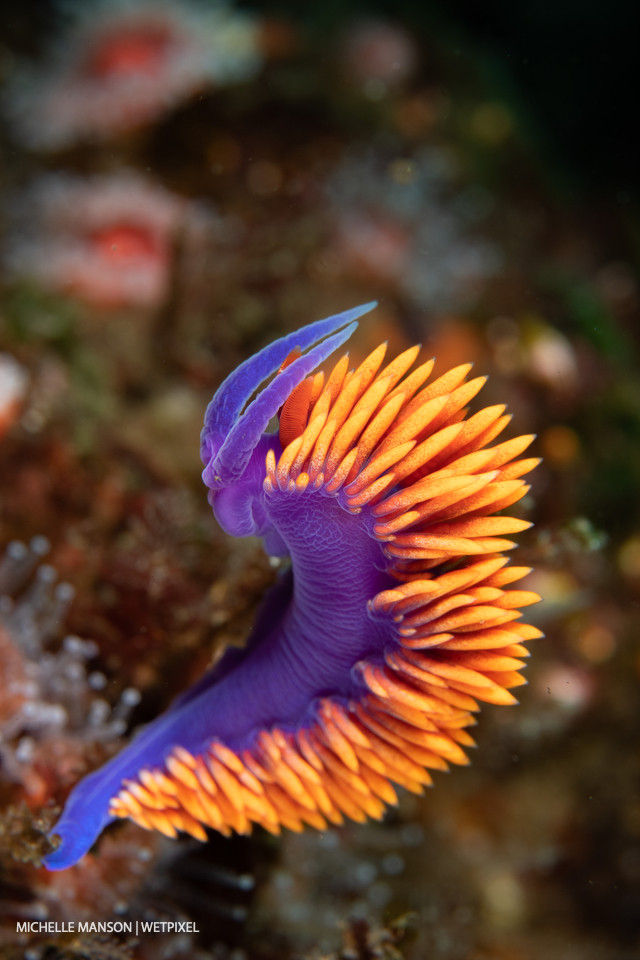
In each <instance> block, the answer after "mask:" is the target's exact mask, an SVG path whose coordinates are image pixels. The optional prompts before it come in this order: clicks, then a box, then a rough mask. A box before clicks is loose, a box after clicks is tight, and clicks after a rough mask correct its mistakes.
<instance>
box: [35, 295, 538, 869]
mask: <svg viewBox="0 0 640 960" xmlns="http://www.w3.org/2000/svg"><path fill="white" fill-rule="evenodd" d="M373 306H375V304H366V305H364V306H361V307H357V308H355V309H353V310H348V311H346V312H344V313H341V314H339V315H337V316H333V317H330V318H328V319H326V320H322V321H319V322H317V323H313V324H311V325H309V326H307V327H304V328H302V329H301V330H299V331H297V332H295V333H292V334H289V335H288V336H286V337H283V338H282V339H280V340H278V341H276V342H275V343H272V344H270V345H269V346H267V347H265V348H264V349H263V350H261V351H260V352H259V353H258V354H257V355H256V356H254V357H251V358H250V359H248V360H247V361H245V362H244V363H243V364H242V365H241V366H240V367H238V369H237V370H235V371H234V372H233V373H231V374H230V376H229V377H228V378H227V379H226V380H225V381H224V383H223V384H222V385H221V386H220V388H219V389H218V391H217V392H216V394H215V396H214V397H213V399H212V400H211V402H210V404H209V406H208V408H207V411H206V414H205V422H204V428H203V430H202V436H201V456H202V461H203V463H204V471H203V479H204V482H205V484H206V485H207V487H208V488H209V501H210V503H211V505H212V507H213V510H214V513H215V516H216V518H217V519H218V522H219V523H220V525H221V526H222V527H223V529H224V530H226V531H227V532H228V533H229V534H231V535H233V536H248V535H257V536H260V537H262V538H263V540H264V544H265V548H266V550H267V551H268V552H269V553H270V554H271V555H276V556H281V557H287V556H288V557H290V560H291V565H290V568H289V569H288V571H287V572H286V573H284V574H283V575H282V576H281V578H280V581H279V583H278V584H277V586H276V587H275V588H274V590H273V591H272V592H271V593H270V595H268V596H267V598H266V600H265V602H264V604H263V607H262V609H261V611H260V613H259V615H258V618H257V621H256V624H255V626H254V628H253V631H252V634H251V636H250V638H249V641H248V643H247V646H246V647H245V648H244V649H243V650H236V649H233V650H229V651H228V652H227V653H226V654H225V655H224V656H223V657H222V658H221V660H220V661H219V663H218V664H217V665H216V667H215V668H214V669H212V670H211V671H210V672H208V673H207V674H206V675H205V676H204V677H203V678H202V679H201V680H200V681H199V682H198V683H197V684H196V685H195V686H194V687H193V688H192V689H191V690H188V691H187V692H186V693H184V694H183V695H182V696H180V697H179V698H178V699H177V700H176V701H175V702H174V703H173V704H172V705H171V707H170V708H169V710H168V711H167V712H166V713H165V714H164V715H162V716H161V717H159V718H158V719H157V720H155V721H154V722H152V723H151V724H149V725H148V726H147V727H146V728H145V729H143V730H142V732H141V733H139V734H138V735H137V736H136V737H135V738H134V739H133V741H132V742H131V743H130V745H129V746H128V747H126V748H125V749H124V750H123V751H122V752H121V753H120V754H118V755H117V756H116V757H114V758H113V759H112V760H111V761H109V762H108V763H106V764H105V765H104V766H103V767H102V768H100V769H98V770H96V771H95V772H94V773H91V774H90V775H89V776H87V777H85V778H84V779H83V780H82V781H81V782H80V783H79V784H78V785H77V786H76V788H75V789H74V790H73V792H72V793H71V795H70V796H69V798H68V800H67V803H66V806H65V808H64V811H63V814H62V816H61V818H60V820H59V821H58V823H57V824H56V826H55V827H54V829H53V831H52V833H53V834H55V835H58V836H59V837H60V840H61V842H60V845H59V846H58V847H57V849H55V850H54V851H53V852H52V853H50V854H49V855H48V856H47V857H46V859H45V864H46V866H47V867H48V868H49V869H51V870H60V869H64V868H66V867H69V866H71V865H73V864H75V863H76V862H77V861H78V860H80V859H81V858H82V857H83V856H84V855H85V854H86V853H87V852H88V850H89V849H90V847H91V846H92V845H93V844H94V842H95V841H96V839H97V837H98V836H99V834H100V833H101V831H102V830H103V829H104V828H105V827H106V826H107V824H109V823H110V822H111V821H112V820H114V819H115V818H119V817H130V818H132V819H134V820H135V821H137V822H138V823H140V824H141V825H142V826H144V827H146V828H148V829H158V830H161V831H162V832H163V833H165V834H167V835H169V836H175V835H176V833H177V832H178V831H186V832H189V833H191V834H192V835H193V836H196V837H200V838H201V839H204V838H206V833H205V831H204V829H203V827H205V826H206V827H212V828H214V829H218V830H221V831H222V832H224V833H228V832H229V831H230V830H231V829H235V830H238V831H240V832H248V831H249V830H250V829H251V826H252V824H254V823H258V824H261V825H262V826H264V827H265V828H266V829H269V830H271V831H272V832H279V830H280V828H281V826H285V827H289V828H291V829H301V827H302V825H303V824H311V825H313V826H316V827H319V828H322V827H324V826H326V825H327V823H339V822H341V821H342V819H343V817H344V816H347V817H353V818H355V819H358V820H362V819H364V818H365V817H366V816H367V815H368V816H374V817H379V816H381V815H382V813H383V811H384V808H385V804H388V803H393V802H395V799H396V795H395V792H394V789H393V787H392V786H391V782H390V781H394V782H395V783H398V784H400V785H402V786H405V787H407V788H408V789H412V790H415V791H419V790H421V789H422V787H423V786H424V785H425V784H426V783H428V782H430V776H429V774H428V773H427V771H426V768H427V767H435V768H443V767H445V766H446V765H447V763H448V762H454V763H464V762H466V757H465V755H464V752H463V750H462V747H463V746H468V745H469V744H470V743H472V740H471V738H470V737H469V735H468V733H467V732H466V729H465V728H466V727H467V726H468V725H469V724H470V723H472V722H473V719H472V712H473V711H474V710H475V709H476V708H477V704H476V700H477V699H485V700H489V701H490V702H497V703H509V702H513V697H512V695H511V694H510V693H508V690H507V688H508V687H510V686H515V685H516V684H517V683H519V682H522V681H521V678H520V675H519V674H518V673H517V670H518V668H519V667H520V666H521V663H520V661H519V660H518V659H517V657H518V656H522V655H524V654H523V650H524V648H523V647H522V641H523V640H526V639H529V638H531V637H533V636H536V635H538V632H537V631H536V630H535V629H534V628H532V627H528V626H527V625H523V624H514V623H513V620H514V618H515V617H516V616H518V615H519V614H518V611H515V610H514V607H515V605H523V604H525V603H528V602H532V600H533V599H535V597H534V595H532V594H527V592H526V591H505V590H504V589H502V588H503V586H504V585H506V584H508V583H509V582H510V581H512V580H514V579H518V578H519V577H521V576H523V572H522V571H523V568H508V567H506V566H505V565H506V561H505V559H504V557H502V556H501V551H502V550H504V549H508V548H509V546H511V545H512V544H511V542H510V541H505V540H501V539H499V538H497V537H495V536H494V535H493V534H495V533H500V534H502V533H505V532H515V531H517V530H520V529H524V528H525V527H526V526H528V524H526V523H525V522H523V521H520V520H516V519H514V518H507V517H502V516H501V517H498V518H492V517H489V516H488V515H487V514H488V513H489V512H493V511H495V510H496V509H501V508H502V507H503V506H506V505H507V504H509V503H512V502H514V500H516V499H518V498H519V497H520V496H522V493H523V492H524V489H525V488H524V487H523V484H522V481H521V480H519V479H518V477H519V476H520V474H521V473H523V472H526V471H527V470H528V469H531V466H533V465H534V463H535V462H534V461H516V462H515V463H510V462H509V461H511V460H512V459H513V457H514V456H517V454H518V453H519V452H520V451H521V450H522V449H524V447H525V446H526V445H527V443H528V442H529V440H530V438H516V440H515V441H513V440H512V441H507V442H505V443H501V444H498V445H497V446H495V447H489V448H484V445H485V444H486V443H487V442H489V441H490V440H491V439H492V437H493V436H495V435H496V433H497V432H499V430H501V429H502V428H503V426H504V425H505V423H506V420H507V418H504V417H502V412H503V409H504V408H499V409H498V408H488V410H487V411H481V413H480V414H476V415H475V416H474V417H471V418H470V419H469V420H467V421H465V420H464V419H463V414H464V411H463V412H462V413H461V411H462V409H463V407H464V405H465V404H466V402H467V400H468V399H469V398H470V397H471V396H473V394H474V392H477V390H478V389H479V386H481V383H480V384H478V383H477V381H469V382H461V381H463V380H464V377H465V376H466V373H467V372H468V369H469V368H468V367H465V368H464V370H463V372H462V373H461V374H460V370H462V368H456V370H457V371H458V372H457V373H456V372H455V371H451V372H450V374H447V375H445V377H442V378H440V379H439V380H437V381H434V383H432V384H431V385H430V386H428V387H422V384H423V382H424V380H425V379H426V377H427V376H428V373H429V370H428V369H427V367H428V366H429V365H428V364H423V365H422V366H421V367H419V368H418V369H417V370H415V371H414V372H413V374H409V375H408V376H407V377H406V378H405V379H404V380H401V378H402V377H403V375H404V374H405V373H406V371H407V370H408V369H409V367H410V366H411V364H412V363H413V361H414V359H415V357H416V355H417V348H414V349H412V350H409V351H406V352H405V353H404V354H402V355H401V357H399V358H397V359H396V360H394V361H392V362H391V363H390V364H388V365H387V367H385V368H384V369H383V370H382V371H381V372H380V373H378V369H379V367H380V365H381V363H382V358H383V356H384V347H382V348H378V350H377V351H374V353H373V354H371V356H370V357H369V358H367V360H365V361H364V363H363V364H361V366H360V367H359V368H358V369H357V370H356V371H355V373H353V372H352V373H349V372H347V361H346V359H344V358H343V361H340V363H338V364H337V366H336V367H335V368H334V370H333V372H332V373H331V375H330V376H329V377H328V379H327V380H326V383H325V380H324V378H323V376H322V375H321V374H315V375H314V376H311V375H312V374H313V372H314V371H315V370H316V368H317V367H318V366H319V365H320V364H321V363H322V362H323V361H324V360H326V359H327V358H328V357H329V356H330V355H331V354H332V353H333V352H334V351H335V350H336V349H337V348H338V347H339V346H341V345H342V344H343V343H344V342H345V341H346V340H347V339H348V338H349V337H350V336H351V334H352V333H353V331H354V329H355V327H356V326H357V323H356V322H355V321H356V320H357V318H358V317H359V316H361V315H362V314H364V313H366V312H368V311H369V310H371V309H372V307H373ZM296 354H299V355H298V356H296ZM453 374H455V376H453ZM447 377H448V379H447ZM301 391H302V392H301ZM254 395H255V396H254ZM252 396H253V397H254V399H253V400H252V399H251V398H252ZM292 407H293V408H294V411H295V412H296V415H297V416H299V419H300V426H299V427H298V428H297V429H296V430H294V431H293V432H294V433H295V435H294V436H289V435H286V436H285V433H283V422H284V419H285V416H284V412H283V410H284V409H287V410H288V409H289V408H292ZM298 408H300V410H298ZM300 411H301V412H300ZM279 413H280V417H281V419H280V427H281V432H280V434H277V433H267V432H266V431H267V428H268V425H269V422H270V421H271V420H272V418H274V417H276V416H277V415H278V414H279ZM285 432H286V431H285ZM523 441H526V442H523ZM427 464H428V465H429V470H428V471H426V465H427ZM432 468H433V469H432ZM525 572H526V571H525Z"/></svg>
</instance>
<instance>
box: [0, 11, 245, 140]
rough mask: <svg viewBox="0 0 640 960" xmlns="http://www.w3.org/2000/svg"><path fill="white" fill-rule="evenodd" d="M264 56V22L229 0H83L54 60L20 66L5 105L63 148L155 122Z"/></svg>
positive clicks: (31, 132) (26, 135) (23, 130)
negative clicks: (232, 5) (85, 1)
mask: <svg viewBox="0 0 640 960" xmlns="http://www.w3.org/2000/svg"><path fill="white" fill-rule="evenodd" d="M261 61H262V54H261V50H260V28H259V24H258V22H257V21H256V20H255V19H254V18H253V17H251V16H250V15H248V14H245V13H239V12H237V11H235V10H233V9H232V8H230V7H229V6H227V5H226V4H225V3H223V2H222V0H220V2H214V3H208V4H204V3H198V2H195V0H190V2H187V0H182V2H179V0H142V2H140V3H134V2H133V0H99V2H97V3H91V4H86V5H85V4H77V5H76V7H75V9H74V10H73V16H72V19H71V23H70V24H69V27H68V30H67V32H66V33H65V34H63V35H62V36H60V37H59V38H58V42H57V46H56V47H55V49H54V50H52V53H51V56H50V58H49V63H48V64H47V65H45V66H43V67H41V68H39V69H38V68H35V69H32V70H27V69H26V68H25V69H23V70H21V71H19V72H18V73H16V75H15V76H14V77H13V78H12V82H11V83H10V84H9V87H8V91H7V95H6V97H5V104H6V109H7V112H8V113H9V115H10V116H11V118H12V119H13V126H14V128H15V130H16V131H17V133H18V135H19V136H20V138H21V139H22V140H23V141H24V142H25V143H26V144H27V145H28V146H30V147H32V148H35V149H59V148H62V147H67V146H70V145H72V144H74V143H76V142H79V141H88V140H104V139H108V138H109V137H112V136H114V135H118V134H122V133H125V132H127V131H130V130H134V129H136V128H139V127H142V126H145V125H147V124H149V123H152V122H154V121H155V120H157V119H158V118H160V117H161V116H162V115H163V114H164V113H166V112H167V111H168V110H170V109H172V108H173V107H175V106H176V105H178V104H180V103H182V102H184V101H185V100H188V99H189V98H191V97H193V96H194V95H196V94H198V93H201V92H203V91H206V90H208V89H210V88H216V87H220V86H225V85H227V84H232V83H236V82H240V81H243V80H247V79H251V78H252V77H253V76H254V75H255V74H256V72H257V71H258V69H259V68H260V65H261Z"/></svg>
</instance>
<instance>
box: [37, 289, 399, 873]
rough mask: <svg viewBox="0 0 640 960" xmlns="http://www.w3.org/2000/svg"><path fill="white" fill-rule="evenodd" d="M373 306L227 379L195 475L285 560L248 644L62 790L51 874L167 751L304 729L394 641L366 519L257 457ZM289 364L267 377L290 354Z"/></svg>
mask: <svg viewBox="0 0 640 960" xmlns="http://www.w3.org/2000/svg"><path fill="white" fill-rule="evenodd" d="M373 306H375V304H366V305H365V306H361V307H357V308H355V309H353V310H348V311H346V312H345V313H342V314H339V315H337V316H334V317H330V318H328V319H326V320H321V321H319V322H318V323H314V324H310V325H309V326H307V327H304V328H303V329H302V330H300V331H298V332H296V333H293V334H290V335H289V336H287V337H283V338H282V339H280V340H278V341H276V342H275V343H272V344H270V345H269V346H268V347H265V348H264V349H263V350H261V351H260V352H259V353H258V354H256V355H255V356H254V357H251V358H250V359H249V360H247V361H246V362H245V363H243V364H242V365H241V366H240V367H238V369H237V370H235V371H234V372H233V373H232V374H231V375H230V376H229V377H228V378H227V379H226V380H225V381H224V383H223V384H222V385H221V387H220V388H219V390H218V391H217V392H216V394H215V396H214V397H213V399H212V401H211V402H210V404H209V406H208V408H207V411H206V414H205V423H204V428H203V431H202V436H201V454H202V460H203V462H204V464H205V468H204V471H203V479H204V482H205V483H206V485H207V486H208V487H209V488H210V492H209V501H210V503H211V505H212V507H213V510H214V513H215V515H216V517H217V519H218V521H219V523H220V525H221V526H222V527H223V528H224V529H225V530H226V531H227V532H228V533H230V534H232V535H234V536H247V535H250V534H252V535H258V536H261V537H263V538H264V541H265V546H266V549H267V550H268V551H269V553H271V554H276V555H279V556H287V555H288V556H290V557H291V569H290V571H289V572H288V573H287V574H285V575H284V576H283V577H282V578H281V580H280V582H279V583H278V585H277V586H276V587H275V588H274V590H273V591H272V592H271V593H270V595H269V596H268V597H267V599H266V601H265V603H264V605H263V607H262V610H261V611H260V614H259V615H258V618H257V621H256V623H255V625H254V628H253V631H252V634H251V637H250V638H249V642H248V644H247V646H246V647H245V648H244V649H242V650H236V649H232V650H229V651H228V652H227V653H226V655H225V656H224V657H223V658H222V659H221V660H220V662H219V663H218V665H217V666H216V667H215V669H213V670H211V671H210V672H209V673H207V674H205V676H204V677H203V678H202V679H201V680H200V681H199V682H198V683H197V684H196V685H195V686H194V687H192V688H191V689H190V690H188V691H187V692H186V693H184V694H183V695H182V696H180V697H178V698H177V699H176V700H175V701H174V703H173V704H172V705H171V707H170V708H169V710H168V711H167V712H166V713H165V714H163V715H162V716H161V717H159V718H158V719H157V720H155V721H153V723H151V724H149V725H148V726H147V727H146V728H145V729H144V730H143V731H142V732H141V733H140V734H139V735H138V736H136V737H135V739H134V740H133V741H132V743H131V744H130V745H129V746H128V747H126V748H125V749H124V750H123V751H122V752H121V753H120V754H118V755H117V756H116V757H114V758H113V760H111V761H110V762H109V763H107V764H105V765H104V766H103V767H101V768H100V769H99V770H97V771H95V772H94V773H92V774H90V775H89V776H87V777H85V778H84V779H83V780H82V781H81V782H80V783H79V784H78V785H77V786H76V788H75V789H74V790H73V792H72V793H71V795H70V796H69V799H68V800H67V804H66V806H65V809H64V812H63V814H62V817H61V818H60V820H59V821H58V823H57V824H56V826H55V827H54V829H53V831H52V833H53V834H57V835H58V836H60V837H61V841H62V842H61V844H60V846H59V847H58V848H57V849H56V850H55V851H54V852H53V853H51V854H49V856H48V857H46V859H45V861H44V862H45V865H46V866H47V867H48V868H49V869H50V870H62V869H65V868H66V867H69V866H71V865H73V864H74V863H76V862H77V861H78V860H79V859H80V858H81V857H83V856H84V854H85V853H86V852H87V851H88V850H89V848H90V847H91V846H92V845H93V843H94V842H95V840H96V839H97V837H98V836H99V834H100V833H101V832H102V830H103V829H104V827H105V826H106V825H107V824H108V823H110V822H111V820H112V819H114V818H113V817H111V816H110V814H109V805H110V801H111V799H112V798H113V797H114V796H115V795H116V794H117V793H118V791H119V789H120V787H121V785H122V781H123V780H124V779H127V778H135V777H136V775H137V774H138V773H139V771H140V770H141V769H143V768H153V767H159V766H162V764H163V761H164V759H165V757H166V756H167V755H168V754H169V753H170V751H171V750H172V748H173V747H175V746H176V745H181V746H183V747H185V748H186V749H187V750H189V751H190V752H191V753H193V754H198V753H202V752H203V751H204V749H205V748H206V746H207V744H209V743H210V742H211V741H212V740H217V741H220V742H222V743H223V744H225V745H226V746H228V747H230V748H231V749H232V750H234V751H236V752H238V751H241V750H243V749H245V748H247V747H250V746H251V745H252V743H253V741H254V738H255V736H256V735H257V733H258V732H259V731H260V730H262V729H271V728H273V727H278V728H280V729H297V728H299V727H300V726H305V725H308V724H310V723H311V722H312V721H313V719H314V715H315V708H316V704H317V701H318V700H319V699H320V698H322V697H327V696H332V697H334V698H336V699H338V700H344V701H346V700H347V699H349V698H352V697H354V696H358V695H359V694H360V693H361V692H362V690H363V687H362V685H361V682H360V680H359V679H358V677H357V676H356V674H355V672H354V670H353V668H354V666H355V664H356V663H357V662H358V661H360V660H363V659H367V660H374V661H376V660H380V661H381V659H382V650H383V649H384V647H385V646H387V645H388V644H389V643H391V642H393V633H392V625H391V624H390V623H389V622H388V621H386V620H384V619H373V618H372V617H371V615H370V614H369V613H368V611H367V601H368V600H370V599H371V598H372V597H373V596H374V595H375V594H376V593H378V592H379V591H380V590H384V589H387V588H388V587H389V586H391V585H392V583H393V582H394V581H393V580H392V578H391V576H390V575H389V574H388V573H387V572H386V563H385V559H384V557H383V553H382V549H381V545H380V543H379V542H378V541H377V540H376V539H375V538H374V537H373V536H372V534H371V532H370V529H369V523H368V522H367V521H368V518H367V516H366V511H363V513H362V514H360V515H358V516H354V515H352V514H350V513H348V512H347V511H346V510H343V509H342V508H341V504H340V496H337V497H336V496H332V495H329V494H327V493H325V492H324V490H323V489H320V490H313V489H308V490H307V491H305V492H304V493H295V494H287V493H275V494H274V493H271V494H269V495H266V494H265V492H264V490H263V480H264V477H265V457H266V454H267V451H268V450H269V449H270V448H272V449H274V451H275V454H276V458H277V457H278V456H279V455H280V452H281V447H280V442H279V439H278V436H277V435H276V434H266V433H265V430H266V428H267V425H268V423H269V421H270V420H271V418H272V417H274V416H275V415H276V414H277V412H278V410H279V409H280V407H281V406H282V404H283V403H284V401H285V400H286V398H287V397H288V396H289V394H290V393H291V391H292V390H293V389H294V388H295V387H296V386H297V384H298V383H300V382H301V381H302V380H303V379H304V378H305V377H306V376H307V375H308V374H309V373H311V372H312V371H313V370H314V369H315V368H316V367H317V366H318V365H319V364H320V363H321V362H322V361H323V360H324V359H326V358H327V357H328V356H329V355H330V354H331V353H333V351H334V350H335V349H336V348H337V347H339V346H340V345H341V344H342V343H344V342H345V340H347V339H348V338H349V337H350V336H351V334H352V333H353V331H354V329H355V328H356V326H357V323H354V322H353V321H354V320H355V318H357V317H359V316H361V315H362V314H364V313H366V312H368V311H369V310H371V309H372V307H373ZM296 347H298V348H300V349H301V350H303V351H307V352H306V353H303V355H302V356H301V357H299V358H298V359H297V360H295V361H294V362H293V363H291V364H290V365H289V366H288V367H286V369H285V370H284V371H282V372H281V373H279V374H278V375H277V376H276V377H274V379H272V380H271V382H270V383H269V384H268V385H267V386H266V387H265V388H264V389H263V390H262V391H261V392H259V393H258V394H257V396H256V397H255V399H254V400H253V401H252V402H251V403H249V404H248V405H247V403H248V400H249V398H250V397H251V396H252V395H253V394H254V393H255V392H256V391H257V390H259V388H260V385H261V384H262V383H263V382H264V381H265V379H267V378H268V377H271V376H272V375H273V374H274V373H276V372H277V371H278V369H279V367H280V366H281V364H282V362H283V361H284V360H285V358H286V357H287V356H288V355H289V353H290V352H291V351H292V350H293V349H294V348H296Z"/></svg>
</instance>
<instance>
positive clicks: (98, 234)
mask: <svg viewBox="0 0 640 960" xmlns="http://www.w3.org/2000/svg"><path fill="white" fill-rule="evenodd" d="M22 207H23V208H26V209H29V210H30V217H31V222H30V224H27V226H26V230H27V231H28V232H26V233H23V235H22V236H21V237H20V236H16V237H14V239H13V241H12V246H11V247H10V249H9V250H8V252H7V255H6V265H7V268H8V272H9V273H10V274H13V276H15V277H21V278H24V279H28V280H31V281H33V282H35V283H37V284H39V285H40V286H42V287H43V288H44V289H47V290H50V291H53V292H56V293H63V294H69V295H72V296H76V297H78V298H79V299H81V300H85V301H88V302H89V303H92V304H95V305H98V306H103V307H117V306H138V307H156V306H158V305H159V304H160V303H161V302H162V301H163V299H164V297H165V296H166V294H167V290H168V288H169V283H170V278H171V271H172V260H173V254H174V247H175V244H176V242H177V241H178V239H179V240H180V241H183V240H186V241H187V242H188V240H189V235H190V232H191V231H192V230H193V231H194V233H197V232H198V231H199V230H200V227H201V226H202V223H203V218H202V217H200V215H199V208H198V207H197V206H196V205H194V204H193V203H191V202H189V201H187V200H185V199H184V198H182V197H179V196H176V195H175V194H172V193H170V192H169V191H167V190H165V189H164V188H163V187H161V186H159V185H157V184H155V183H153V182H151V181H149V180H146V179H144V178H143V177H141V176H140V175H139V174H135V173H132V172H127V171H124V172H121V173H118V174H113V175H106V174H103V175H96V176H93V177H89V178H86V179H84V178H80V177H71V176H62V175H55V174H52V175H49V176H46V177H43V178H41V179H40V180H38V181H37V182H36V183H35V184H34V185H33V187H31V189H30V190H28V191H27V195H26V197H25V198H23V202H22ZM23 226H24V225H23Z"/></svg>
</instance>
